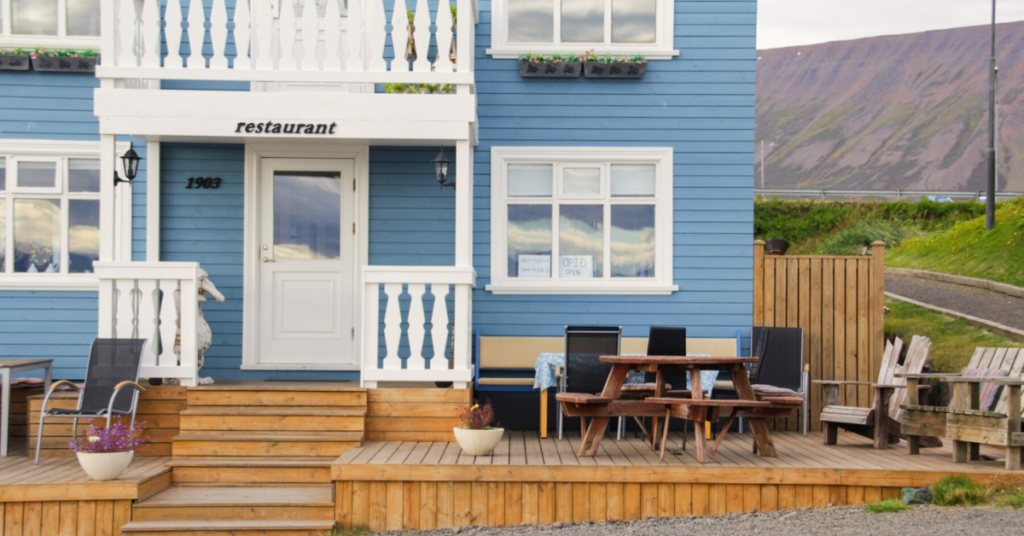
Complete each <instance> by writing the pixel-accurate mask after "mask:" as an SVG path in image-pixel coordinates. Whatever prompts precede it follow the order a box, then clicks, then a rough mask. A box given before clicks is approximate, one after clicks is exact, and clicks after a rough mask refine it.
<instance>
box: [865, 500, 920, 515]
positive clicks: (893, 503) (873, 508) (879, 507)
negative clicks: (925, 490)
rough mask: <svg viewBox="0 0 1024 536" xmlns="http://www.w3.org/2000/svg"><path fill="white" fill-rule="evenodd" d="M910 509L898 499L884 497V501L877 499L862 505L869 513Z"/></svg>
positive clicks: (890, 512)
mask: <svg viewBox="0 0 1024 536" xmlns="http://www.w3.org/2000/svg"><path fill="white" fill-rule="evenodd" d="M905 510H910V507H909V506H907V503H905V502H903V501H901V500H899V499H886V500H884V501H878V502H875V503H871V504H869V505H866V506H865V507H864V511H865V512H867V513H869V514H892V513H895V512H903V511H905Z"/></svg>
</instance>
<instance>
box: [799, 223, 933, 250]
mask: <svg viewBox="0 0 1024 536" xmlns="http://www.w3.org/2000/svg"><path fill="white" fill-rule="evenodd" d="M917 234H918V232H917V231H916V230H915V229H914V228H913V227H911V226H910V225H907V224H904V223H901V222H899V221H893V220H879V219H874V218H871V219H867V220H861V221H859V222H857V223H854V224H853V225H851V226H849V227H847V228H846V229H843V230H842V231H838V232H836V233H835V234H832V235H830V236H828V237H826V238H824V239H822V240H821V242H820V243H819V245H818V247H817V253H818V254H821V255H863V254H864V253H865V251H864V248H866V247H869V246H870V245H871V243H872V242H874V241H876V240H881V241H882V242H885V246H886V247H887V248H891V247H896V246H899V245H900V244H902V243H903V241H904V240H905V239H907V238H908V237H911V236H915V235H917Z"/></svg>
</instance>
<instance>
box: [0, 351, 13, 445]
mask: <svg viewBox="0 0 1024 536" xmlns="http://www.w3.org/2000/svg"><path fill="white" fill-rule="evenodd" d="M0 374H2V375H3V383H2V384H0V388H2V389H3V391H4V392H3V395H2V398H3V400H2V402H0V412H2V413H0V456H2V457H6V456H7V430H8V426H9V425H10V418H11V369H2V370H0Z"/></svg>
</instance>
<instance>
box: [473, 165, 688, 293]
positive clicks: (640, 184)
mask: <svg viewBox="0 0 1024 536" xmlns="http://www.w3.org/2000/svg"><path fill="white" fill-rule="evenodd" d="M491 166H492V167H491V179H492V184H491V284H490V285H488V287H487V289H488V290H490V291H492V292H494V293H495V294H668V293H671V292H673V291H675V290H678V287H676V286H675V285H673V283H672V196H673V194H672V149H671V148H646V147H645V148H608V147H600V148H576V147H495V148H493V149H492V150H491Z"/></svg>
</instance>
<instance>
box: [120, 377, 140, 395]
mask: <svg viewBox="0 0 1024 536" xmlns="http://www.w3.org/2000/svg"><path fill="white" fill-rule="evenodd" d="M125 387H133V388H135V390H137V391H138V392H140V393H145V392H146V388H145V387H143V386H141V385H139V384H137V383H135V382H133V381H131V380H125V381H123V382H121V383H119V384H117V385H115V386H114V391H120V390H121V389H124V388H125Z"/></svg>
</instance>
